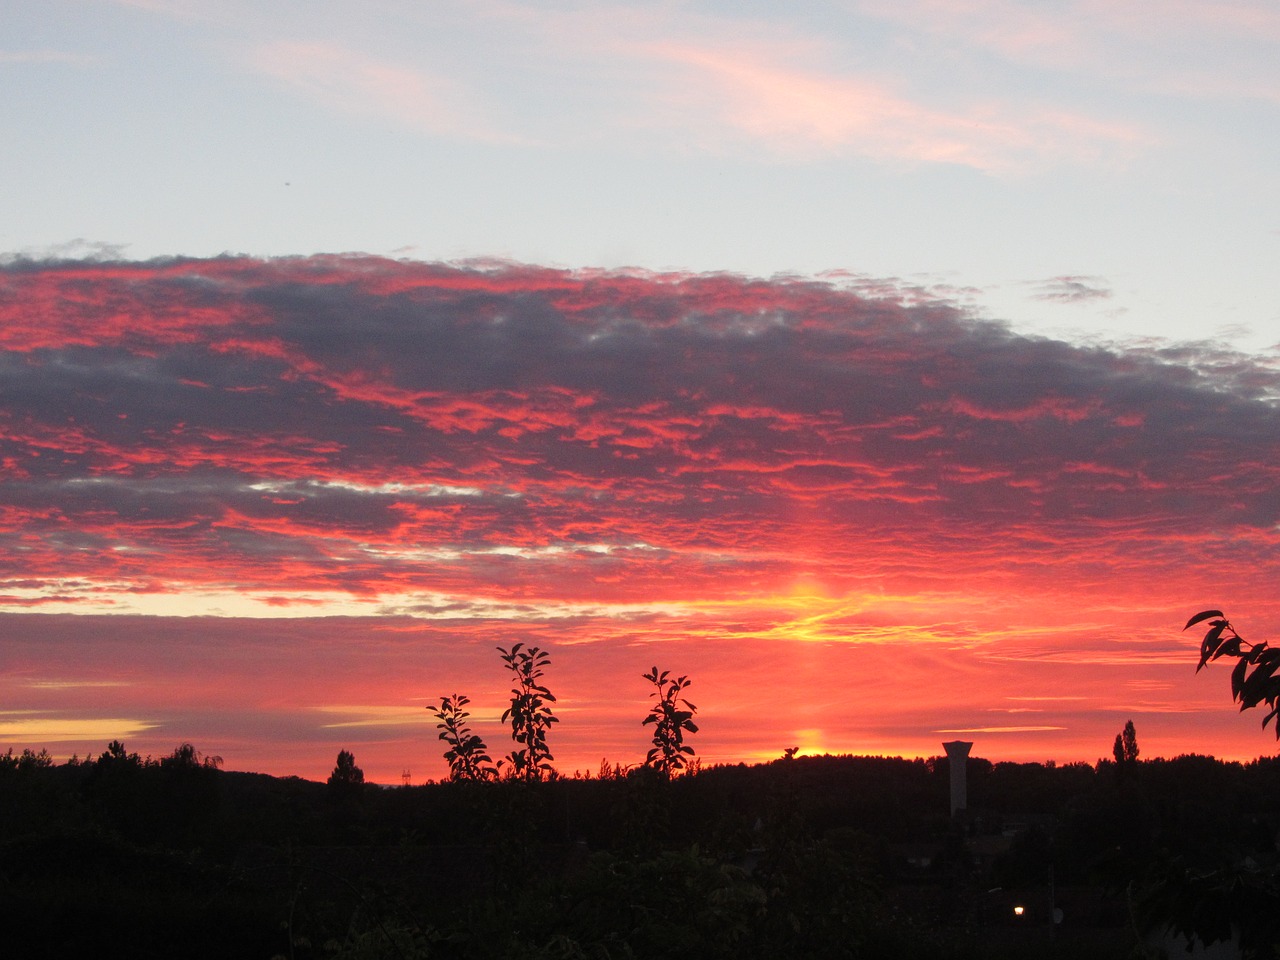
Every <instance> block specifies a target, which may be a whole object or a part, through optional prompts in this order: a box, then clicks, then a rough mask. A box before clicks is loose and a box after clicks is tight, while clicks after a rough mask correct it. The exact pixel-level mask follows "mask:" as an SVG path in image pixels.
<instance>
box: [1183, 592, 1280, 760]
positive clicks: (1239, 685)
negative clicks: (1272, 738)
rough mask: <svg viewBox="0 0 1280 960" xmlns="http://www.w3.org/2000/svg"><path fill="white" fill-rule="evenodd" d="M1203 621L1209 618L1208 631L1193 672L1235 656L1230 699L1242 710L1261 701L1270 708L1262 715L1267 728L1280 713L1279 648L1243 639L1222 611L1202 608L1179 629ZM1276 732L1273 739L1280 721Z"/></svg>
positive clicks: (1279, 731) (1278, 735) (1279, 734)
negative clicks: (1211, 663) (1213, 662)
mask: <svg viewBox="0 0 1280 960" xmlns="http://www.w3.org/2000/svg"><path fill="white" fill-rule="evenodd" d="M1206 620H1208V621H1209V630H1208V632H1207V633H1206V634H1205V635H1204V640H1203V641H1202V642H1201V644H1200V663H1199V664H1198V665H1197V666H1196V673H1199V672H1200V671H1201V669H1203V668H1204V665H1205V664H1206V663H1209V662H1210V661H1213V660H1217V659H1218V658H1219V657H1235V658H1236V660H1237V663H1236V665H1235V668H1234V669H1233V670H1232V671H1231V699H1232V700H1234V701H1236V702H1238V703H1239V704H1240V709H1241V710H1242V711H1243V710H1248V709H1250V708H1251V707H1256V706H1258V704H1260V703H1265V704H1266V705H1267V706H1268V707H1270V710H1269V712H1268V713H1267V715H1266V716H1264V717H1263V718H1262V726H1263V729H1266V726H1267V724H1268V723H1270V722H1271V721H1272V720H1274V719H1275V718H1276V715H1277V714H1280V677H1277V676H1276V672H1277V671H1278V670H1280V648H1277V647H1269V646H1267V644H1266V643H1257V644H1254V643H1248V642H1246V641H1245V639H1244V638H1243V637H1241V636H1240V634H1238V633H1236V630H1235V627H1233V626H1232V625H1231V622H1230V621H1229V620H1227V618H1226V617H1225V616H1223V614H1222V611H1221V610H1202V611H1200V612H1199V613H1197V614H1196V615H1195V616H1194V617H1192V618H1191V619H1190V620H1188V621H1187V625H1186V626H1185V627H1183V628H1182V629H1183V630H1189V629H1190V628H1191V627H1194V626H1195V625H1196V624H1197V623H1204V622H1205V621H1206ZM1275 731H1276V739H1277V740H1280V721H1277V722H1276V727H1275Z"/></svg>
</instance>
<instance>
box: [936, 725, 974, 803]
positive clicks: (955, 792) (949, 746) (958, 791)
mask: <svg viewBox="0 0 1280 960" xmlns="http://www.w3.org/2000/svg"><path fill="white" fill-rule="evenodd" d="M972 747H973V744H972V743H970V742H968V741H966V740H951V741H948V742H947V743H944V744H943V745H942V749H943V750H945V751H947V757H948V759H950V761H951V816H953V817H954V816H955V815H956V811H957V810H963V809H965V807H967V806H968V790H967V787H966V784H965V763H966V761H967V760H968V759H969V750H970V749H971V748H972Z"/></svg>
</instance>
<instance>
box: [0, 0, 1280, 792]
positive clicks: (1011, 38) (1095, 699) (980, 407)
mask: <svg viewBox="0 0 1280 960" xmlns="http://www.w3.org/2000/svg"><path fill="white" fill-rule="evenodd" d="M1278 49H1280V10H1277V8H1276V7H1275V6H1274V5H1273V4H1272V3H1270V2H1263V0H1257V2H1249V0H1241V2H1215V3H1208V2H1202V3H1197V2H1179V0H1174V2H1171V3H1168V4H1162V5H1157V6H1154V7H1153V6H1151V5H1149V4H1137V3H1128V2H1115V0H1112V2H1109V3H1105V4H1104V3H1091V2H1078V3H1072V2H1054V3H1029V2H1028V3H1016V2H998V0H990V2H988V0H963V2H962V0H948V2H943V0H895V2H893V3H883V2H879V0H865V2H857V0H851V2H847V3H836V2H827V3H817V2H815V3H812V4H803V5H792V4H787V5H780V4H773V3H752V2H736V3H692V2H689V3H682V2H663V3H635V4H612V3H569V2H546V3H524V4H522V3H514V2H488V0H477V2H455V0H432V2H430V3H422V2H413V3H409V2H400V0H384V2H380V3H361V4H354V3H327V2H320V0H309V2H306V3H303V2H279V3H272V4H261V3H254V4H250V3H241V2H239V0H219V2H216V3H215V2H198V0H190V2H186V0H129V2H124V0H121V2H111V0H96V2H88V0H85V2H70V0H46V2H42V3H40V4H10V5H8V6H7V7H6V8H5V9H4V10H3V12H0V77H3V78H4V84H5V89H6V91H7V92H8V93H9V95H8V96H6V97H5V98H4V102H3V104H2V105H0V132H3V134H4V137H5V142H6V149H5V150H3V151H0V174H2V175H3V178H4V182H5V184H6V186H5V189H4V190H3V191H0V460H2V463H3V470H2V472H0V751H2V750H4V749H7V748H8V747H13V748H14V749H15V750H20V749H22V748H23V747H28V746H29V747H33V748H40V747H47V748H48V749H49V750H50V751H51V752H52V753H53V754H54V755H55V756H56V757H58V758H60V759H61V758H63V757H66V756H69V755H70V754H71V753H72V752H78V753H80V754H84V753H86V752H92V753H97V752H100V751H101V750H102V749H103V748H104V747H105V744H106V742H107V741H108V740H111V739H113V738H119V739H122V740H124V741H125V743H126V746H127V747H128V748H129V749H130V750H137V751H139V752H141V753H143V754H147V753H151V754H156V755H159V754H163V753H168V752H169V751H171V750H172V749H173V747H174V746H175V745H177V744H178V743H179V742H182V741H191V742H193V743H195V745H196V746H197V748H198V749H200V750H202V751H204V752H206V753H209V754H217V755H220V756H222V757H223V758H224V761H225V765H226V766H227V767H229V768H233V769H242V770H244V769H252V770H262V771H265V772H270V773H276V774H298V775H301V776H305V777H310V778H317V779H319V778H323V777H324V776H326V775H327V773H328V771H329V769H330V768H331V767H332V766H333V761H334V757H335V755H336V753H337V751H338V750H339V749H340V748H345V749H349V750H352V751H353V752H354V753H355V755H356V760H357V763H359V764H360V765H361V766H362V767H363V768H364V769H365V771H366V774H367V775H368V776H369V777H370V778H371V779H374V780H378V781H380V782H388V783H391V782H399V780H400V776H401V773H402V771H404V770H409V771H411V775H412V778H413V780H414V782H421V781H422V780H424V779H426V778H429V777H430V778H437V777H440V776H442V775H443V774H444V773H445V765H444V762H443V760H442V758H441V747H440V745H439V744H438V741H436V739H435V729H434V725H433V721H432V720H431V718H430V716H429V714H428V713H427V711H426V709H425V708H426V707H427V706H428V705H429V704H430V703H432V702H438V700H439V697H440V696H441V695H443V694H452V693H454V692H460V693H464V694H467V695H468V696H470V697H471V699H472V701H473V707H474V710H475V714H476V716H475V726H476V728H477V730H478V732H481V733H482V734H483V735H485V736H486V738H487V739H488V740H489V743H490V746H491V747H492V748H493V751H494V752H495V753H499V754H500V753H504V752H506V750H507V749H509V741H507V740H505V739H504V735H503V731H502V729H501V727H500V725H499V723H498V715H499V714H500V713H501V711H502V709H503V707H504V705H505V703H504V700H505V694H506V691H507V689H508V683H507V680H506V677H505V676H504V673H503V669H502V664H501V662H500V660H499V657H498V654H497V651H496V649H495V648H496V647H497V646H499V645H502V646H507V645H509V644H511V643H513V642H518V641H520V642H525V643H534V644H537V645H539V646H542V647H544V648H546V649H548V650H549V651H550V652H551V656H552V665H551V667H550V668H549V672H548V680H549V683H550V686H551V687H552V689H553V690H554V691H555V692H556V693H557V694H558V695H559V697H560V703H559V711H558V713H559V715H560V717H561V723H560V724H559V725H558V726H557V727H556V728H555V730H554V731H553V739H552V742H551V746H552V750H553V752H554V753H555V755H556V766H557V767H558V768H559V769H561V770H562V771H565V772H572V771H574V770H585V769H592V770H594V769H595V768H596V767H598V765H599V763H600V760H601V759H602V758H605V759H607V760H609V761H610V762H614V761H617V762H622V763H635V762H638V761H639V760H641V759H642V758H643V756H644V752H645V749H646V747H647V737H648V732H647V731H648V728H644V727H642V726H641V725H640V720H641V718H642V717H643V716H644V713H645V711H646V709H647V702H646V695H647V692H648V691H647V690H646V689H645V684H644V681H643V680H642V679H641V674H642V673H643V672H645V671H646V670H648V669H649V668H650V667H651V666H653V665H654V664H657V665H659V666H660V667H662V668H664V669H670V670H672V671H674V672H676V673H687V674H689V675H690V676H692V678H693V680H694V685H693V687H692V688H691V689H690V691H689V694H690V698H691V699H692V700H693V701H694V702H695V703H697V704H698V707H699V719H700V721H701V724H702V730H701V732H700V733H699V734H697V735H696V737H695V738H694V741H693V742H694V745H695V746H696V747H697V749H698V752H699V754H700V755H701V756H702V757H703V759H704V761H705V762H727V761H737V760H758V759H769V758H773V757H777V756H779V755H781V753H782V751H783V749H784V748H786V747H790V746H799V747H800V748H801V750H802V751H803V752H806V753H815V752H824V751H825V752H833V753H836V752H839V753H874V754H882V753H883V754H901V755H908V756H932V755H936V754H938V753H940V752H941V747H940V743H941V741H943V740H950V739H966V740H973V741H975V744H976V745H975V747H974V751H973V752H974V754H975V755H978V756H984V757H987V758H989V759H992V760H1004V759H1010V760H1048V759H1055V760H1057V761H1058V762H1067V761H1072V760H1085V761H1089V762H1092V761H1094V760H1096V759H1097V758H1098V757H1102V756H1108V755H1109V753H1110V745H1111V741H1112V739H1113V738H1114V736H1115V734H1116V733H1117V732H1119V730H1120V729H1121V727H1122V726H1123V725H1124V722H1125V721H1126V720H1127V719H1130V718H1132V719H1133V720H1134V722H1135V725H1136V727H1137V732H1138V740H1139V745H1140V747H1141V748H1142V751H1143V755H1144V756H1157V755H1165V756H1173V755H1176V754H1179V753H1185V752H1201V753H1211V754H1214V755H1216V756H1220V757H1232V758H1248V757H1254V756H1258V755H1260V754H1273V753H1274V752H1275V749H1276V747H1275V741H1274V739H1273V737H1272V735H1271V732H1270V731H1266V732H1264V731H1262V730H1261V729H1259V727H1258V723H1259V720H1260V719H1261V718H1260V716H1254V715H1253V714H1243V715H1241V714H1238V713H1236V712H1235V708H1234V707H1233V705H1232V704H1231V702H1230V694H1229V687H1228V678H1227V674H1228V671H1227V670H1226V669H1225V668H1224V667H1222V665H1221V664H1215V665H1214V668H1211V669H1210V670H1209V671H1208V674H1207V675H1204V674H1202V675H1200V676H1195V675H1194V667H1195V658H1196V649H1197V646H1198V640H1199V637H1198V636H1197V635H1184V634H1181V633H1180V632H1179V629H1180V627H1181V626H1182V624H1183V623H1184V622H1185V620H1186V618H1187V617H1188V616H1189V615H1190V614H1192V613H1194V612H1196V611H1198V610H1200V609H1202V608H1204V607H1210V606H1213V607H1220V608H1222V609H1224V610H1226V611H1227V613H1228V615H1229V616H1231V617H1232V619H1233V621H1234V623H1235V625H1236V626H1237V628H1238V629H1239V630H1240V632H1241V633H1242V634H1243V635H1244V636H1245V637H1246V639H1249V640H1263V639H1267V640H1273V641H1280V591H1278V589H1277V586H1278V585H1280V549H1278V548H1280V526H1278V525H1280V406H1278V404H1280V270H1278V269H1277V268H1276V264H1277V259H1278V257H1277V254H1280V166H1277V164H1276V163H1275V158H1276V156H1277V155H1280V124H1278V123H1277V120H1280V57H1278V56H1276V52H1277V50H1278ZM1193 633H1194V632H1193ZM1254 713H1256V711H1255V712H1254Z"/></svg>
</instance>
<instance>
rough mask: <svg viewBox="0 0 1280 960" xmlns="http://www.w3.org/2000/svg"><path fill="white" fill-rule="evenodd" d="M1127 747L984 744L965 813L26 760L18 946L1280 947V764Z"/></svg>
mask: <svg viewBox="0 0 1280 960" xmlns="http://www.w3.org/2000/svg"><path fill="white" fill-rule="evenodd" d="M1134 753H1136V750H1135V751H1129V752H1128V753H1126V751H1125V750H1123V749H1122V748H1120V747H1118V749H1117V751H1116V759H1115V760H1114V761H1112V760H1107V761H1100V762H1099V763H1098V764H1097V765H1096V766H1089V765H1085V764H1072V765H1066V766H1054V765H1052V764H1050V765H1041V764H1012V763H997V764H992V763H989V762H987V761H984V760H981V759H976V758H974V759H970V760H969V763H968V799H969V809H968V811H967V812H965V813H963V814H962V815H960V816H957V817H956V818H955V819H953V818H952V817H951V815H950V808H949V770H948V766H947V763H946V762H945V761H939V762H936V763H935V762H930V761H920V760H902V759H893V758H875V757H820V758H788V759H783V760H778V761H775V762H773V763H769V764H763V765H758V766H742V765H739V766H719V767H711V768H705V769H695V770H694V771H693V772H691V773H689V774H687V775H685V776H680V777H675V778H667V777H665V776H663V775H662V774H661V773H660V772H659V771H655V770H653V769H647V768H646V769H640V770H635V771H631V772H625V771H622V770H618V769H609V768H607V767H605V768H602V770H601V772H600V775H599V776H595V777H590V778H575V779H567V778H556V777H551V778H549V779H546V780H543V781H541V782H528V781H523V780H520V779H514V778H512V779H504V780H497V781H490V782H447V783H440V784H429V785H426V786H417V787H395V788H382V787H377V786H373V785H370V784H364V783H362V782H360V778H359V777H357V776H356V775H355V774H356V773H358V768H356V767H355V766H354V758H353V757H351V755H350V754H347V755H346V757H345V758H342V762H340V763H339V766H338V768H336V769H335V777H334V778H332V779H331V782H330V783H328V784H324V783H314V782H310V781H304V780H299V779H296V778H285V779H278V778H273V777H268V776H265V775H260V774H249V773H233V772H226V771H223V770H220V769H218V768H217V764H216V762H211V761H205V760H203V759H202V758H201V757H200V755H199V754H198V753H197V752H196V751H195V750H193V749H191V748H190V747H186V746H184V747H182V748H179V749H178V750H177V751H175V753H174V754H173V755H172V756H171V757H167V758H165V759H164V760H162V761H160V762H149V761H146V760H143V759H140V758H138V757H137V756H136V755H133V754H128V753H126V752H125V750H124V749H123V748H122V747H120V746H119V745H118V744H113V745H112V748H111V749H109V750H108V751H107V752H106V753H104V754H103V755H102V757H100V758H98V759H96V760H91V761H84V762H72V763H66V764H59V765H55V764H53V763H51V762H50V761H49V760H48V758H47V757H46V756H44V755H33V754H30V753H26V754H24V755H23V756H21V757H17V756H14V755H12V754H10V755H9V756H8V757H3V756H0V823H2V824H3V827H4V831H3V839H2V840H0V915H3V916H4V917H5V918H6V923H5V931H4V937H5V942H4V948H3V951H2V952H3V955H4V956H7V957H15V958H21V957H57V958H64V957H85V958H90V957H103V956H129V957H135V958H149V957H156V958H158V957H166V958H169V957H187V958H199V957H217V958H235V957H245V958H261V960H268V958H272V957H286V958H290V960H304V958H337V957H343V958H348V957H349V958H364V957H369V958H374V957H378V958H381V957H395V958H422V957H430V958H458V960H463V958H466V960H471V958H476V960H479V958H484V960H489V958H524V957H539V958H675V960H678V958H690V960H694V958H696V960H716V958H734V960H739V958H756V957H759V958H765V957H768V958H790V957H797V958H798V957H805V958H836V957H867V958H880V957H885V958H899V957H900V958H907V960H910V958H975V960H976V958H1013V957H1029V956H1033V957H1038V958H1053V957H1089V958H1091V960H1107V958H1131V957H1142V956H1156V955H1158V954H1157V953H1156V952H1153V947H1152V944H1154V943H1156V940H1153V939H1151V938H1150V937H1147V936H1146V935H1145V934H1144V931H1145V930H1146V928H1147V926H1148V925H1149V924H1154V925H1155V926H1156V927H1157V928H1160V927H1163V926H1166V925H1167V924H1169V923H1173V924H1174V925H1175V927H1178V928H1180V929H1184V930H1187V931H1190V932H1193V933H1196V934H1199V935H1200V936H1202V937H1203V938H1205V939H1214V938H1226V937H1232V936H1234V937H1235V939H1236V941H1237V943H1238V944H1240V945H1242V946H1243V947H1244V948H1245V950H1246V951H1247V952H1249V953H1250V954H1251V955H1254V956H1260V957H1267V956H1274V955H1275V944H1277V943H1280V926H1278V925H1280V899H1278V898H1277V889H1276V877H1277V873H1276V837H1277V829H1278V828H1280V760H1276V759H1270V760H1259V761H1256V762H1253V763H1249V764H1238V763H1223V762H1219V761H1216V760H1213V759H1211V758H1207V757H1201V756H1185V757H1179V758H1177V759H1174V760H1148V761H1140V760H1138V759H1137V758H1136V756H1133V755H1131V754H1134ZM1017 906H1020V907H1022V908H1023V911H1022V913H1021V915H1017V914H1015V912H1014V908H1015V907H1017ZM1055 909H1057V910H1060V911H1061V922H1060V923H1058V924H1054V923H1053V922H1052V921H1053V916H1054V914H1053V911H1054V910H1055ZM1184 943H1185V941H1182V940H1171V941H1170V946H1171V952H1170V955H1171V956H1179V955H1181V950H1182V946H1183V945H1184Z"/></svg>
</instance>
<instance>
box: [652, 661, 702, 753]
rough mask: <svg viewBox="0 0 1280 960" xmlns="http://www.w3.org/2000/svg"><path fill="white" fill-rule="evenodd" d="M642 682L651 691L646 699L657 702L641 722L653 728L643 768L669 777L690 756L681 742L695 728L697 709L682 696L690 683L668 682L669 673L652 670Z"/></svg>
mask: <svg viewBox="0 0 1280 960" xmlns="http://www.w3.org/2000/svg"><path fill="white" fill-rule="evenodd" d="M644 679H646V680H648V681H649V682H650V683H651V684H653V685H654V687H655V689H654V691H653V692H652V693H650V694H649V696H650V697H656V698H657V702H656V703H654V704H653V705H652V706H651V707H650V708H649V715H648V716H647V717H645V718H644V720H642V721H641V723H642V724H643V725H646V726H647V725H648V724H653V747H652V748H651V749H650V750H649V754H648V756H647V757H645V761H644V765H645V766H646V767H651V768H653V769H654V770H657V771H658V772H659V773H661V774H662V775H663V776H666V777H670V776H671V775H672V774H673V773H675V772H677V771H679V770H683V769H684V768H685V766H686V764H687V763H688V758H689V757H691V756H693V753H694V750H693V747H691V746H689V745H688V744H686V743H685V742H684V736H685V734H686V733H697V732H698V725H697V724H696V723H694V722H693V715H694V714H695V713H697V712H698V708H697V707H695V706H694V705H693V704H692V703H690V702H689V701H688V700H686V699H685V698H684V697H683V696H682V694H683V693H684V691H685V689H686V688H687V687H688V686H689V685H690V684H691V683H693V681H692V680H690V679H689V678H688V677H677V678H676V679H674V680H672V679H671V672H670V671H669V670H663V671H662V672H661V673H659V672H658V668H657V667H656V666H655V667H654V668H653V669H652V670H650V671H649V672H648V673H646V674H644Z"/></svg>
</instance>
